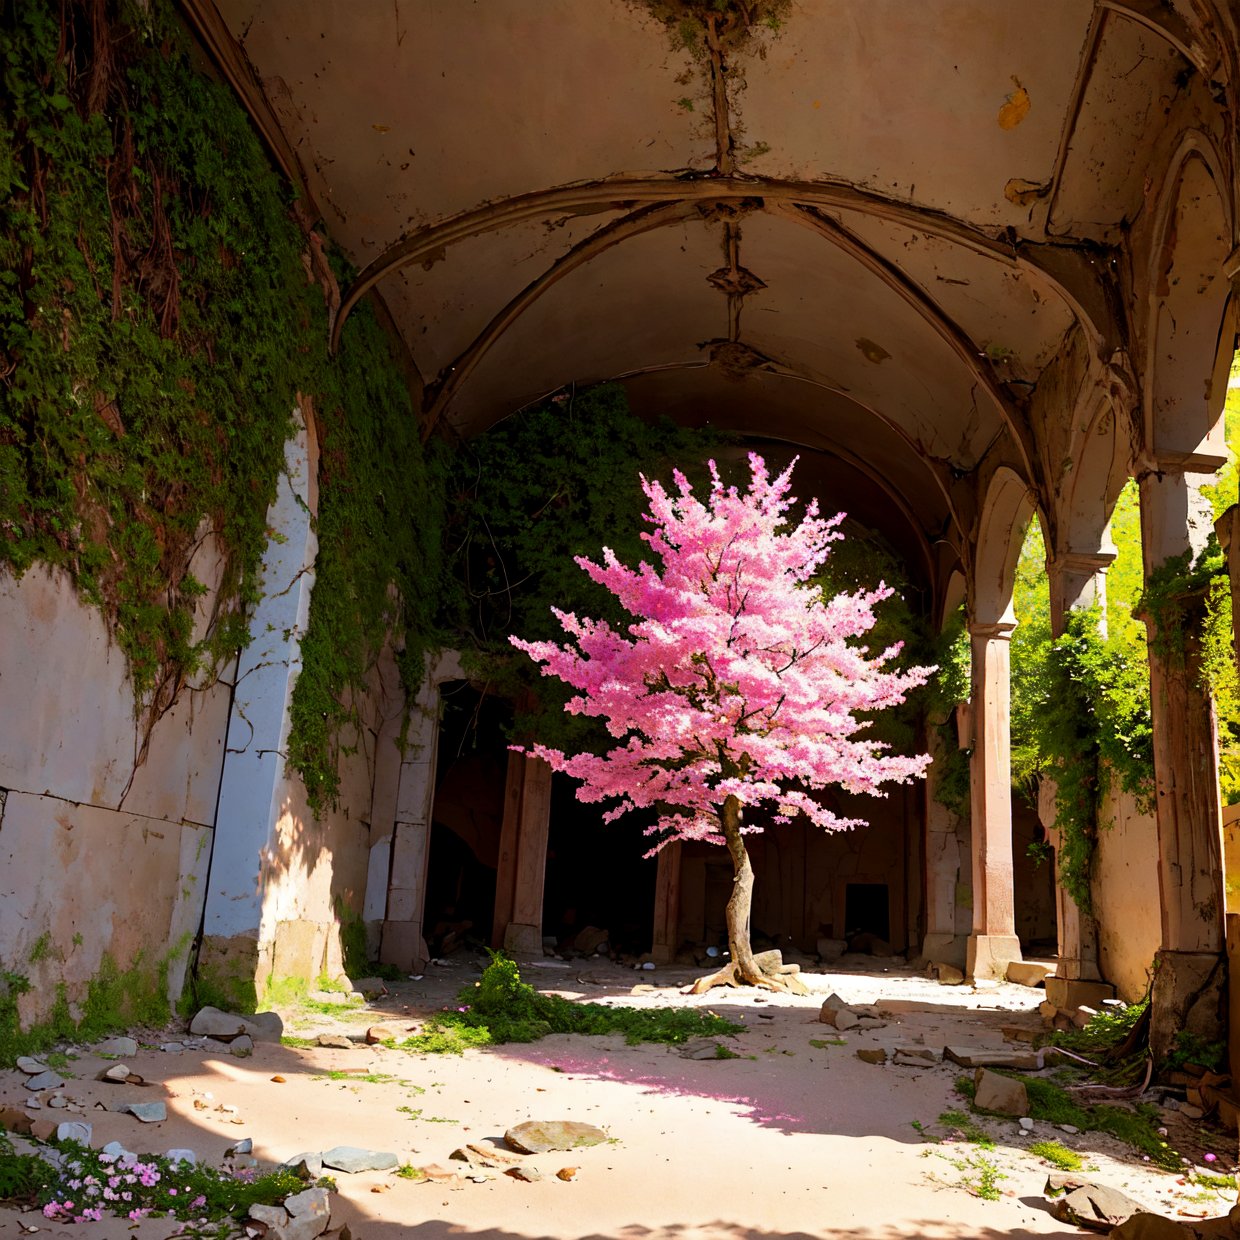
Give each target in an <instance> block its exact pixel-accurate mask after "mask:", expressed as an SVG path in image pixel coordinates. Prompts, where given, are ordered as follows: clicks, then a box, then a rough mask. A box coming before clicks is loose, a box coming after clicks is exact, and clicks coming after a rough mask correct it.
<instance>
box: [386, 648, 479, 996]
mask: <svg viewBox="0 0 1240 1240" xmlns="http://www.w3.org/2000/svg"><path fill="white" fill-rule="evenodd" d="M462 677H463V673H462V671H461V666H460V660H459V658H458V656H457V654H456V652H455V651H451V650H445V651H441V652H440V653H438V654H436V655H430V654H428V655H427V656H426V675H425V678H424V679H423V681H422V685H421V687H420V688H419V690H418V693H417V696H416V697H415V698H414V700H413V702H412V703H411V705H410V709H409V718H408V727H407V728H406V731H405V738H404V746H403V752H402V753H401V755H400V771H399V776H398V782H397V791H396V808H395V812H394V815H393V817H394V825H393V828H392V841H391V854H390V860H389V864H388V873H387V893H386V894H387V901H386V907H385V909H384V916H383V938H382V942H381V946H380V949H379V959H380V960H381V961H382V962H383V963H384V964H393V965H395V966H396V967H397V968H399V969H403V970H405V971H406V972H410V973H420V972H421V971H422V970H423V969H424V968H425V967H426V964H427V962H428V961H429V959H430V952H429V951H428V950H427V946H426V936H425V927H424V925H423V922H424V921H425V919H426V873H427V868H428V866H429V865H430V849H431V811H432V809H433V807H434V804H435V766H436V759H437V757H438V754H439V686H440V685H441V684H442V683H443V682H444V681H445V680H459V679H461V678H462Z"/></svg>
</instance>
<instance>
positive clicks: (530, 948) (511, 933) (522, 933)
mask: <svg viewBox="0 0 1240 1240" xmlns="http://www.w3.org/2000/svg"><path fill="white" fill-rule="evenodd" d="M504 951H506V952H507V953H508V954H509V955H510V956H541V955H542V954H543V943H542V927H541V926H530V925H523V924H522V923H521V922H519V921H510V922H509V923H508V925H507V927H506V928H505V930H504Z"/></svg>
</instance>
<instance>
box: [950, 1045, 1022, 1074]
mask: <svg viewBox="0 0 1240 1240" xmlns="http://www.w3.org/2000/svg"><path fill="white" fill-rule="evenodd" d="M943 1058H944V1059H950V1060H951V1061H952V1063H958V1064H959V1065H960V1066H961V1067H962V1068H1018V1069H1019V1070H1020V1071H1022V1072H1036V1071H1037V1070H1038V1069H1040V1068H1041V1067H1042V1066H1043V1063H1044V1060H1043V1057H1042V1052H1041V1051H1034V1050H1028V1051H1018V1050H1015V1049H1011V1048H1008V1047H998V1048H995V1047H989V1046H945V1047H943Z"/></svg>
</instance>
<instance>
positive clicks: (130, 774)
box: [0, 555, 232, 1023]
mask: <svg viewBox="0 0 1240 1240" xmlns="http://www.w3.org/2000/svg"><path fill="white" fill-rule="evenodd" d="M207 558H208V557H206V556H205V555H204V556H203V559H204V560H205V559H207ZM209 568H210V566H209V564H200V565H199V566H197V567H196V569H195V571H196V572H197V573H199V575H200V579H203V580H205V581H207V582H210V581H211V575H210V572H209ZM210 603H211V598H210V595H209V594H208V595H207V596H205V597H204V599H203V600H202V606H203V609H204V612H203V614H205V609H206V608H209V606H210ZM0 633H3V634H4V640H3V641H2V642H0V698H2V700H3V703H4V707H3V710H0V789H3V790H4V793H3V794H0V795H3V800H2V802H0V968H3V969H5V970H8V971H10V972H14V973H18V974H21V975H23V976H26V977H28V978H29V979H30V981H31V983H32V988H31V991H30V992H29V993H28V994H27V995H25V996H24V997H23V999H22V1016H23V1019H24V1020H25V1021H26V1022H27V1023H29V1022H33V1021H40V1020H43V1019H45V1018H46V1017H47V1016H48V1014H49V1013H50V1011H51V1008H52V1006H53V1004H54V1003H55V1000H56V997H57V985H58V984H59V983H61V982H63V983H64V984H65V997H66V998H67V999H68V1001H69V1002H70V1005H71V1010H72V1008H73V1005H75V1004H79V1005H80V1004H81V1003H82V1002H84V1001H85V999H86V996H87V993H88V990H89V983H90V981H91V979H92V978H95V977H96V976H97V975H98V974H99V973H100V970H101V968H106V967H108V966H107V965H106V964H105V959H110V962H111V964H114V965H115V967H116V969H117V970H119V971H120V972H122V973H124V972H127V971H129V970H131V969H133V968H134V967H135V966H138V968H139V970H140V971H141V972H142V973H143V974H144V976H145V977H146V979H147V980H148V981H150V982H152V983H154V982H155V981H156V980H157V979H158V974H159V972H160V968H161V965H163V964H164V963H166V966H167V989H168V992H169V997H170V998H175V997H176V996H177V994H179V992H180V989H181V984H182V979H183V977H184V971H185V965H186V961H187V959H188V955H189V947H190V943H191V941H192V939H193V936H194V935H195V934H196V933H197V930H198V925H199V921H200V918H201V914H202V902H203V895H204V882H205V878H206V873H207V865H208V862H209V860H210V855H211V837H212V827H213V824H214V821H215V801H216V795H217V792H218V788H219V775H220V768H221V764H222V762H223V756H224V733H225V728H226V726H227V722H228V703H229V696H230V692H231V685H230V683H229V681H230V680H231V674H232V669H229V670H228V672H227V673H226V675H225V677H224V678H223V679H221V680H219V681H217V682H215V683H211V684H208V685H206V686H205V687H203V688H193V687H191V688H188V689H186V690H185V691H184V692H183V693H182V694H181V696H180V698H179V699H178V700H177V702H176V704H175V705H174V706H173V708H172V709H171V710H170V711H168V712H167V713H166V714H165V715H163V717H162V718H160V720H159V721H158V722H157V723H156V724H155V726H154V729H153V731H152V732H151V736H150V745H149V748H148V750H147V752H146V755H145V759H144V760H140V758H141V746H142V738H143V728H142V725H141V722H140V720H139V719H138V717H137V714H136V712H135V704H134V697H133V692H132V689H131V687H130V683H129V679H128V675H127V673H126V669H125V661H124V658H123V657H122V655H121V653H120V651H119V650H118V649H117V647H116V646H115V645H114V644H113V643H112V642H111V640H110V638H109V635H108V631H107V628H106V625H105V623H104V620H103V617H102V616H101V614H100V613H99V611H98V610H97V609H95V608H92V607H89V606H87V605H86V604H84V603H82V602H81V601H80V600H79V599H78V597H77V595H76V593H75V591H74V588H73V585H72V583H71V582H70V580H69V577H68V575H67V574H65V573H63V572H60V571H51V570H48V569H45V568H41V567H36V568H33V569H31V570H30V571H29V572H27V573H26V574H25V576H24V577H22V579H21V580H20V581H15V580H14V579H13V578H12V577H10V576H7V575H0Z"/></svg>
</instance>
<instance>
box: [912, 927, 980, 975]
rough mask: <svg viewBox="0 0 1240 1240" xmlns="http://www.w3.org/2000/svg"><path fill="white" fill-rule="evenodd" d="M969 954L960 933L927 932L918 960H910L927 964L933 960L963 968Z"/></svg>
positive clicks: (919, 963)
mask: <svg viewBox="0 0 1240 1240" xmlns="http://www.w3.org/2000/svg"><path fill="white" fill-rule="evenodd" d="M967 954H968V945H967V943H966V941H965V940H964V939H963V938H962V937H961V936H960V935H958V934H941V933H934V934H927V935H926V937H925V938H924V939H922V941H921V951H919V952H918V953H917V960H916V961H910V963H913V964H918V965H927V964H930V963H931V962H932V961H933V962H935V963H941V964H950V965H955V966H956V968H957V969H963V968H964V964H965V957H966V956H967Z"/></svg>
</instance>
